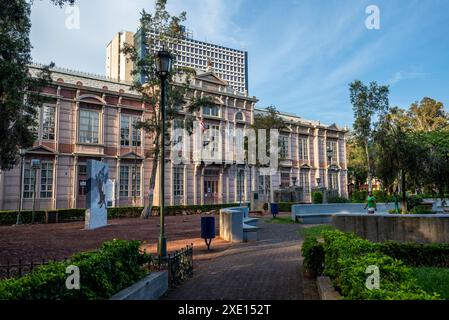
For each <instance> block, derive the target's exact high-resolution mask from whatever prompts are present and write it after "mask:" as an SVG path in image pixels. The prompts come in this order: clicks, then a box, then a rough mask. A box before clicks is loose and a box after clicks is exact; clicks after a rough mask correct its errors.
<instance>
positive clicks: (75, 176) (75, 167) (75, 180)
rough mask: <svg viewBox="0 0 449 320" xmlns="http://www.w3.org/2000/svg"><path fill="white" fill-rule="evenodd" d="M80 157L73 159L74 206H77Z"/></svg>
mask: <svg viewBox="0 0 449 320" xmlns="http://www.w3.org/2000/svg"><path fill="white" fill-rule="evenodd" d="M77 184H78V157H77V156H75V158H74V159H73V178H72V188H73V189H72V190H73V191H72V195H73V196H72V201H73V202H72V208H76V197H77V195H78V190H77V189H78V188H77Z"/></svg>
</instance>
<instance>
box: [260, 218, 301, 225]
mask: <svg viewBox="0 0 449 320" xmlns="http://www.w3.org/2000/svg"><path fill="white" fill-rule="evenodd" d="M264 222H265V223H272V224H294V223H295V222H293V221H292V217H290V216H288V217H276V218H274V219H273V218H266V219H264Z"/></svg>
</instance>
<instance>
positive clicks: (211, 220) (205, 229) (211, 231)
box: [201, 217, 215, 250]
mask: <svg viewBox="0 0 449 320" xmlns="http://www.w3.org/2000/svg"><path fill="white" fill-rule="evenodd" d="M201 238H202V239H204V241H205V242H206V246H207V250H209V249H210V244H211V242H212V239H215V217H201Z"/></svg>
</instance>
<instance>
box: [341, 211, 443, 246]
mask: <svg viewBox="0 0 449 320" xmlns="http://www.w3.org/2000/svg"><path fill="white" fill-rule="evenodd" d="M332 225H333V226H334V227H335V228H337V229H339V230H341V231H344V232H352V233H355V234H357V235H358V236H360V237H362V238H365V239H368V240H370V241H373V242H384V241H387V240H392V241H397V242H417V243H449V215H447V214H431V215H391V214H374V215H368V214H336V215H333V217H332Z"/></svg>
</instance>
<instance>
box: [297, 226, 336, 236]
mask: <svg viewBox="0 0 449 320" xmlns="http://www.w3.org/2000/svg"><path fill="white" fill-rule="evenodd" d="M330 230H334V227H332V226H330V225H322V226H315V227H304V228H302V229H299V230H298V233H299V235H300V236H303V237H304V238H305V237H319V236H320V235H321V233H322V232H324V231H330Z"/></svg>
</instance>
